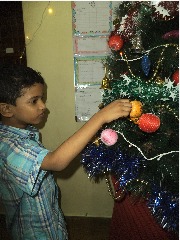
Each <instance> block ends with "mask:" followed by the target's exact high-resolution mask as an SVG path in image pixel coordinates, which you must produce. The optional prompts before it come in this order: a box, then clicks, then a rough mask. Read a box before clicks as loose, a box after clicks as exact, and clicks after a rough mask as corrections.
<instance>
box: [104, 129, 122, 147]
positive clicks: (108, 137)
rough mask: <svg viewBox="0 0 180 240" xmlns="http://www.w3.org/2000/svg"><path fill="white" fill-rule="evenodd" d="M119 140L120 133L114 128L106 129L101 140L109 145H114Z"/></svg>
mask: <svg viewBox="0 0 180 240" xmlns="http://www.w3.org/2000/svg"><path fill="white" fill-rule="evenodd" d="M117 140H118V134H117V132H116V131H114V130H113V129H110V128H108V129H105V130H103V131H102V133H101V141H102V142H103V143H104V144H105V145H107V146H112V145H114V144H115V143H116V142H117Z"/></svg>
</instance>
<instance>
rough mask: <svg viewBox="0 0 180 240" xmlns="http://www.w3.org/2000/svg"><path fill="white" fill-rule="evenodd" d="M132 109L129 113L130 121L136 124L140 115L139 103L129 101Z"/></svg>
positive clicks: (140, 106) (140, 105) (140, 107)
mask: <svg viewBox="0 0 180 240" xmlns="http://www.w3.org/2000/svg"><path fill="white" fill-rule="evenodd" d="M131 104H132V109H131V112H130V119H131V120H132V121H133V122H134V123H136V122H137V121H138V118H139V117H140V116H141V115H142V103H141V102H140V101H137V100H134V101H131Z"/></svg>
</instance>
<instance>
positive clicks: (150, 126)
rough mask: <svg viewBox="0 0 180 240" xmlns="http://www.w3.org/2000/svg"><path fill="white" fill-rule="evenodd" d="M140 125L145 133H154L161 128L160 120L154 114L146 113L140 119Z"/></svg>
mask: <svg viewBox="0 0 180 240" xmlns="http://www.w3.org/2000/svg"><path fill="white" fill-rule="evenodd" d="M138 125H139V128H140V129H141V130H142V131H143V132H147V133H152V132H155V131H157V130H158V128H159V127H160V119H159V117H157V116H156V115H154V114H152V113H145V114H142V115H141V117H140V118H139V121H138Z"/></svg>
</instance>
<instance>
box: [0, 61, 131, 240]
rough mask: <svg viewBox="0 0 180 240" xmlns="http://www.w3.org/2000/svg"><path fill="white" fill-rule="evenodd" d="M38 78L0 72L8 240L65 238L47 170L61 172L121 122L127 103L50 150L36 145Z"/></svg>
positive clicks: (2, 194)
mask: <svg viewBox="0 0 180 240" xmlns="http://www.w3.org/2000/svg"><path fill="white" fill-rule="evenodd" d="M44 85H45V82H44V79H43V77H42V76H41V75H40V73H38V72H36V71H35V70H33V69H31V68H29V67H23V66H10V67H2V68H1V69H0V114H1V122H0V198H1V199H2V202H3V204H4V206H5V211H6V219H7V228H8V230H9V231H10V232H11V237H12V239H16V240H17V239H23V240H24V239H26V240H27V239H29V240H32V239H33V240H34V239H40V240H41V239H43V240H46V239H47V240H51V239H52V240H55V239H58V240H64V239H68V236H67V231H66V226H65V221H64V218H63V213H62V211H61V209H60V208H59V206H58V188H57V185H56V183H55V181H54V179H53V175H52V171H61V170H62V169H64V168H66V167H67V166H68V164H69V163H70V162H71V161H72V160H73V159H74V158H75V157H76V156H77V155H78V154H79V153H80V152H81V151H82V149H83V148H84V147H85V146H86V144H87V143H88V142H89V141H90V140H91V138H92V137H93V136H94V135H95V134H96V132H97V131H98V130H99V129H100V128H101V126H102V125H103V124H105V123H108V122H110V121H113V120H115V119H117V118H120V117H127V116H128V115H129V112H130V110H131V104H130V102H129V100H127V99H121V100H116V101H114V102H112V103H110V104H109V105H108V106H106V107H104V108H103V109H101V110H100V111H98V112H97V113H96V114H94V116H93V117H92V118H91V119H90V120H89V121H88V122H86V123H85V124H84V126H83V127H81V128H80V129H79V130H78V131H77V132H76V133H74V134H73V135H72V136H71V137H70V138H69V139H67V140H66V141H65V142H64V143H62V144H61V145H60V146H59V147H58V148H57V149H56V150H54V151H49V150H47V149H45V148H44V146H43V145H42V144H41V143H40V141H39V133H38V130H37V129H36V128H35V127H34V126H33V125H36V124H39V123H40V122H41V121H42V119H43V117H44V114H45V110H46V106H45V104H44V102H43V91H44Z"/></svg>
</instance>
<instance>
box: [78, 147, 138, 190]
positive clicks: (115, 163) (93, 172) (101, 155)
mask: <svg viewBox="0 0 180 240" xmlns="http://www.w3.org/2000/svg"><path fill="white" fill-rule="evenodd" d="M81 163H82V165H83V167H84V168H85V170H86V172H87V174H88V175H89V177H92V178H96V177H98V176H99V175H100V174H104V173H106V172H110V173H111V174H113V175H114V176H115V177H116V178H117V179H119V181H120V185H121V186H125V185H126V183H127V182H128V181H131V180H133V179H136V178H137V177H138V171H139V167H140V164H141V165H142V161H140V159H139V158H138V157H133V156H128V155H127V154H125V153H123V154H122V152H121V150H120V148H119V147H118V146H114V147H113V146H112V147H107V146H105V145H104V144H102V143H100V144H99V146H97V145H95V144H94V143H92V144H88V145H87V147H86V148H85V149H84V151H83V152H82V160H81Z"/></svg>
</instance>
